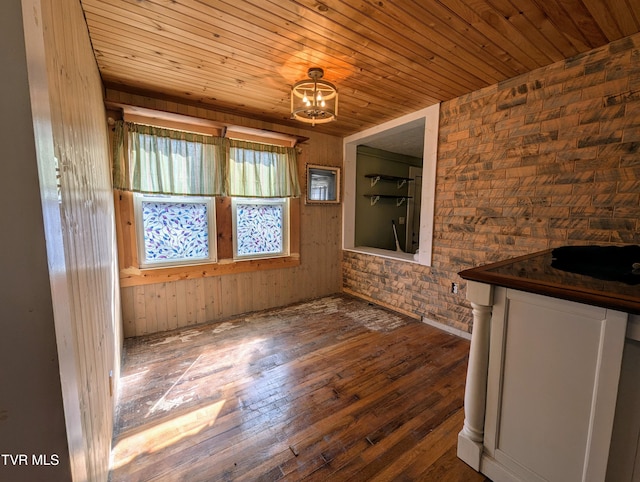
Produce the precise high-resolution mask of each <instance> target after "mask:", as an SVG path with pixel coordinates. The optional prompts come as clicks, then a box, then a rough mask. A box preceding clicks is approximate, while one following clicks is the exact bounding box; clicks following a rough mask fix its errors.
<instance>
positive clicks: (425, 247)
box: [343, 104, 440, 265]
mask: <svg viewBox="0 0 640 482" xmlns="http://www.w3.org/2000/svg"><path fill="white" fill-rule="evenodd" d="M439 112H440V106H439V104H436V105H433V106H431V107H428V108H426V109H423V110H421V111H418V112H416V113H414V114H410V115H408V116H404V117H401V118H399V119H396V120H393V121H390V122H387V123H385V124H382V125H380V126H377V127H374V128H372V129H368V130H367V131H364V132H361V133H359V134H355V135H353V136H350V137H347V138H345V140H344V182H345V198H344V216H343V220H344V221H343V222H344V226H343V249H346V250H351V251H358V252H364V253H369V254H373V255H377V256H384V257H390V258H395V259H402V260H405V261H410V262H416V263H419V264H423V265H431V249H432V238H433V212H434V206H433V202H434V197H435V172H436V154H437V138H438V118H439Z"/></svg>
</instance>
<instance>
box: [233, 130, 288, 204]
mask: <svg viewBox="0 0 640 482" xmlns="http://www.w3.org/2000/svg"><path fill="white" fill-rule="evenodd" d="M227 174H228V178H227V194H228V195H229V196H240V197H259V198H274V197H298V196H300V183H299V181H298V167H297V156H296V150H295V149H294V148H293V147H281V146H274V145H269V144H259V143H255V142H245V141H239V140H235V139H231V140H230V142H229V157H228V164H227Z"/></svg>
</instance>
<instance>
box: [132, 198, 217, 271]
mask: <svg viewBox="0 0 640 482" xmlns="http://www.w3.org/2000/svg"><path fill="white" fill-rule="evenodd" d="M213 199H214V198H203V197H193V196H157V195H145V194H135V195H134V206H135V207H134V209H135V216H136V226H137V233H136V234H137V238H138V250H139V259H140V266H141V267H143V268H152V267H161V266H182V265H187V264H196V263H208V262H215V261H216V244H215V240H216V236H215V225H216V223H215V206H214V203H213Z"/></svg>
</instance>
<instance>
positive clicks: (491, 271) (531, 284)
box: [459, 249, 640, 314]
mask: <svg viewBox="0 0 640 482" xmlns="http://www.w3.org/2000/svg"><path fill="white" fill-rule="evenodd" d="M551 252H552V250H551V249H549V250H546V251H541V252H538V253H533V254H529V255H526V256H520V257H517V258H512V259H508V260H505V261H500V262H498V263H492V264H488V265H485V266H479V267H477V268H471V269H467V270H464V271H461V272H460V273H459V274H460V276H461V277H462V278H463V279H466V280H470V281H478V282H481V283H487V284H492V285H497V286H504V287H507V288H514V289H518V290H522V291H528V292H530V293H537V294H541V295H546V296H551V297H554V298H560V299H564V300H570V301H577V302H579V303H585V304H588V305H594V306H601V307H603V308H611V309H614V310H618V311H623V312H626V313H634V314H640V284H636V285H631V284H626V283H623V282H620V281H607V280H602V279H597V278H594V277H591V276H586V275H583V274H577V273H570V272H568V271H563V270H560V269H557V268H554V267H552V266H551V262H552V256H551Z"/></svg>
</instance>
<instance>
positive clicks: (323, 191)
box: [306, 164, 340, 204]
mask: <svg viewBox="0 0 640 482" xmlns="http://www.w3.org/2000/svg"><path fill="white" fill-rule="evenodd" d="M306 203H307V204H338V203H340V168H339V167H333V166H322V165H318V164H307V193H306Z"/></svg>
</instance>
